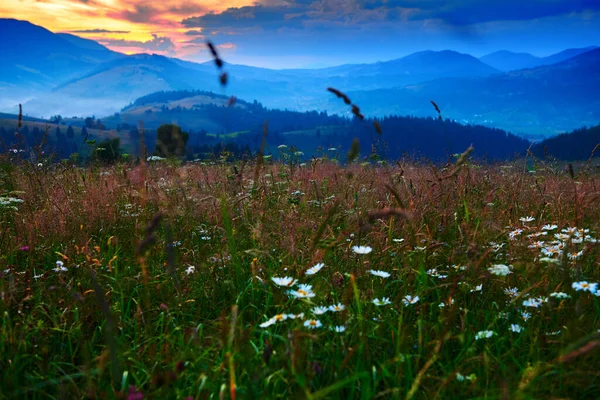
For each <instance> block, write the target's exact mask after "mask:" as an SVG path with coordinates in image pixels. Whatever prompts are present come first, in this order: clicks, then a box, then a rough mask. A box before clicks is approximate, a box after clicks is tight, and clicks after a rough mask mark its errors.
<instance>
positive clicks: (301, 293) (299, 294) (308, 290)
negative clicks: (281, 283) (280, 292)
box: [288, 284, 315, 299]
mask: <svg viewBox="0 0 600 400" xmlns="http://www.w3.org/2000/svg"><path fill="white" fill-rule="evenodd" d="M288 293H289V294H290V296H293V297H295V298H297V299H306V298H309V297H315V293H314V292H313V291H312V286H311V285H305V284H302V285H300V286H299V288H298V290H290V291H288Z"/></svg>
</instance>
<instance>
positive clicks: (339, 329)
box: [331, 325, 346, 333]
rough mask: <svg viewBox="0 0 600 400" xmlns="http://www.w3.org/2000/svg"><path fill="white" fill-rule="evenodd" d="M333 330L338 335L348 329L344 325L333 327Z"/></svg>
mask: <svg viewBox="0 0 600 400" xmlns="http://www.w3.org/2000/svg"><path fill="white" fill-rule="evenodd" d="M331 330H332V331H334V332H337V333H342V332H344V331H345V330H346V327H345V326H344V325H338V326H332V327H331Z"/></svg>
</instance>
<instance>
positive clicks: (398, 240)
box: [392, 239, 404, 243]
mask: <svg viewBox="0 0 600 400" xmlns="http://www.w3.org/2000/svg"><path fill="white" fill-rule="evenodd" d="M392 242H394V243H402V242H404V239H392Z"/></svg>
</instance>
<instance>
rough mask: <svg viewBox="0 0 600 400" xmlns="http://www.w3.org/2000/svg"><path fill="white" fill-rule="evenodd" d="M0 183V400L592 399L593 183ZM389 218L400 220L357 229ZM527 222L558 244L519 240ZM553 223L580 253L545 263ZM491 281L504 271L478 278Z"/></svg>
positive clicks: (24, 178) (303, 176) (154, 172)
mask: <svg viewBox="0 0 600 400" xmlns="http://www.w3.org/2000/svg"><path fill="white" fill-rule="evenodd" d="M0 166H1V167H2V168H0V187H1V188H2V192H0V196H5V198H6V197H13V198H19V199H21V200H23V202H22V203H21V202H19V203H17V202H13V203H10V204H8V203H7V202H8V200H6V199H5V200H4V202H5V203H7V204H5V205H3V206H0V226H2V229H1V230H0V266H1V270H0V273H1V275H0V293H1V297H0V307H1V309H0V315H1V318H2V319H1V322H0V367H1V368H2V377H1V378H0V398H44V399H45V398H86V397H91V398H96V397H98V398H114V397H121V398H127V395H128V394H130V395H131V393H133V392H141V393H143V394H144V395H145V396H146V397H150V398H165V399H170V398H173V399H175V398H188V397H189V398H194V399H204V398H231V397H233V396H235V397H237V398H240V399H246V398H260V399H263V398H312V399H329V398H346V399H369V398H398V399H399V398H402V399H408V398H414V399H429V398H440V399H447V398H461V399H462V398H487V399H496V398H498V399H499V398H511V399H533V398H551V397H553V398H595V397H597V396H598V394H599V393H600V383H599V382H600V379H599V378H600V377H599V375H600V372H599V371H600V368H599V367H600V354H599V348H598V345H599V344H600V337H599V334H598V330H599V329H600V323H599V320H598V317H599V315H600V314H599V312H600V297H598V296H596V295H594V294H592V293H590V292H588V291H577V290H575V289H574V288H572V284H573V283H574V282H578V281H584V280H586V281H588V282H597V281H599V280H600V279H599V275H600V273H599V272H598V257H599V253H598V249H597V245H596V243H595V242H593V241H591V238H596V237H597V235H598V231H599V230H600V224H599V222H598V221H600V219H599V216H600V206H599V205H598V201H597V198H596V197H597V187H598V184H599V182H598V176H597V175H594V174H588V173H585V171H584V172H581V173H580V174H579V175H578V179H577V181H575V180H573V179H571V178H570V177H568V176H567V175H562V174H557V173H555V172H553V171H550V170H542V171H538V172H536V173H530V172H527V171H526V170H525V169H524V168H523V165H522V164H519V163H514V164H512V168H501V167H500V166H478V165H471V164H469V163H467V164H465V165H464V166H463V167H462V168H461V169H457V170H456V171H455V173H451V172H452V171H453V169H452V168H453V167H450V168H449V169H447V170H446V171H444V170H439V169H436V168H433V167H429V166H423V165H416V164H408V163H399V164H398V165H395V166H393V167H392V166H381V167H373V166H358V165H352V166H348V167H341V166H338V165H337V164H334V163H330V162H328V161H326V160H321V161H319V162H316V163H312V164H311V163H309V164H308V165H306V167H302V168H298V167H297V166H293V165H285V164H280V163H274V164H267V165H264V166H262V169H260V170H257V175H255V168H256V166H255V165H250V164H247V165H245V167H242V165H237V169H238V171H239V173H240V174H239V175H236V174H235V173H234V172H233V167H232V165H220V166H216V165H197V164H190V165H185V166H173V165H172V164H169V165H167V164H164V165H161V163H159V164H156V165H150V166H144V165H142V166H137V167H133V166H128V165H117V166H113V167H110V168H99V167H90V168H88V169H77V168H65V167H62V166H49V167H43V168H38V167H34V166H32V165H29V164H22V163H14V162H9V160H7V159H4V160H2V161H1V162H0ZM254 176H257V177H258V180H257V181H254V180H253V179H254ZM386 185H388V186H389V187H387V186H386ZM390 188H391V189H392V190H390ZM399 201H400V202H401V203H402V204H403V205H404V206H405V207H406V208H407V211H408V212H409V213H410V215H411V218H410V219H409V220H405V219H400V218H399V217H391V218H388V219H386V218H383V217H382V215H383V214H385V212H383V213H380V215H378V216H377V218H369V215H370V214H369V213H370V212H372V211H373V210H380V209H384V208H395V207H399V204H398V202H399ZM13 207H14V208H13ZM158 213H160V215H162V218H161V219H160V220H158V219H157V220H155V222H157V223H151V221H152V220H153V218H155V217H156V215H157V214H158ZM527 216H532V217H534V218H535V220H534V221H531V222H525V223H524V222H521V221H520V218H522V217H527ZM545 224H556V225H558V228H557V229H555V230H552V231H549V234H547V235H544V236H539V237H537V238H528V237H527V235H529V234H534V233H536V232H542V231H541V228H542V226H543V225H545ZM569 227H577V228H582V229H583V228H585V229H590V231H589V232H584V233H583V236H585V235H589V236H590V238H588V239H587V240H584V241H583V242H582V243H577V242H578V237H577V236H576V235H575V234H574V233H572V234H571V235H570V236H569V237H562V236H559V239H558V240H560V241H561V242H562V243H564V246H565V247H564V248H563V253H562V255H557V256H555V257H553V258H554V259H556V261H555V262H546V261H543V260H541V256H540V249H539V248H529V246H530V245H531V244H532V243H534V242H536V241H545V243H544V246H546V247H549V246H550V242H551V241H553V240H557V239H555V238H554V236H553V235H554V233H560V231H561V230H562V229H565V228H569ZM516 228H520V229H523V230H524V231H523V232H522V233H520V234H518V235H515V237H514V240H513V239H511V237H510V232H513V231H514V230H515V229H516ZM491 242H494V243H495V244H494V243H491ZM141 243H142V244H143V245H142V246H140V244H141ZM357 245H364V246H370V247H371V248H372V251H371V252H370V253H369V254H364V255H360V254H356V253H355V252H354V251H353V250H352V247H353V246H357ZM24 246H28V247H27V248H25V247H24ZM579 251H582V253H581V255H577V254H576V253H578V252H579ZM568 254H571V255H572V256H571V257H569V256H568ZM571 258H573V259H571ZM57 261H60V262H62V263H64V264H63V267H64V268H66V269H67V270H66V271H62V272H58V271H55V270H54V269H55V268H57ZM317 263H324V264H325V266H324V267H323V268H322V269H321V270H320V271H318V272H317V273H315V274H314V275H306V273H305V272H306V270H307V269H309V268H310V267H313V266H314V265H316V264H317ZM495 264H506V265H510V266H511V274H509V275H507V276H498V275H494V274H492V273H491V272H490V270H489V269H488V268H491V267H492V265H495ZM189 266H194V268H193V271H192V269H190V268H189ZM461 267H464V268H461ZM432 269H436V270H437V275H436V274H435V273H433V272H432V271H431V270H432ZM369 270H381V271H385V272H388V273H389V274H390V276H389V277H388V278H380V277H378V276H374V275H372V274H370V273H369V272H368V271H369ZM188 271H189V273H188ZM439 275H445V276H446V277H440V276H439ZM286 276H287V277H290V278H294V279H297V280H298V283H302V284H309V285H312V289H311V290H312V291H313V292H314V294H315V296H314V297H309V298H305V299H297V298H293V297H292V296H290V295H289V294H288V293H287V291H288V290H290V288H285V287H279V286H277V285H276V284H275V283H274V281H273V280H272V279H271V278H273V277H286ZM479 285H482V286H481V290H478V286H479ZM513 287H514V288H517V289H518V292H519V294H518V295H517V296H516V297H513V296H510V295H507V294H506V293H505V289H508V288H513ZM293 289H298V286H294V288H293ZM553 292H565V293H566V294H568V295H569V296H570V298H566V299H560V298H554V297H551V296H550V294H551V293H553ZM407 295H410V296H419V300H418V301H417V302H415V303H414V304H405V303H404V302H403V299H405V296H407ZM384 297H385V298H388V299H389V301H390V304H388V305H382V306H376V305H375V304H374V303H373V300H374V299H375V298H377V299H380V300H381V299H382V298H384ZM540 297H542V298H545V297H548V300H547V302H543V303H542V304H541V305H540V306H539V307H537V308H534V307H527V306H525V305H524V304H523V302H524V301H526V300H531V299H532V298H540ZM338 303H341V304H342V305H343V306H344V309H343V310H342V311H340V312H332V311H328V312H326V313H325V314H322V315H315V314H314V311H313V309H314V307H316V306H332V305H334V304H338ZM442 303H443V304H444V306H443V307H441V306H440V304H442ZM523 312H527V313H529V314H530V316H529V317H528V318H527V320H524V318H523ZM302 313H303V314H304V316H303V317H300V316H299V314H302ZM278 314H285V315H286V318H285V319H283V320H281V321H279V322H276V323H274V324H272V325H270V326H267V327H264V328H262V327H260V325H261V324H263V323H265V322H266V321H268V320H269V319H270V318H271V317H273V316H276V315H278ZM291 315H294V317H295V318H292V317H291ZM282 318H283V317H282ZM311 319H315V320H319V323H320V324H321V325H322V326H320V327H319V328H315V329H310V328H309V327H306V326H305V323H306V324H308V325H310V322H309V321H310V320H311ZM511 324H518V325H520V326H521V327H522V328H523V330H522V331H521V332H520V333H516V332H511V331H510V330H509V327H510V326H511ZM336 326H343V327H345V331H344V332H335V331H334V330H332V328H333V327H336ZM486 330H491V331H493V335H492V336H491V337H490V338H486V339H480V340H477V339H476V337H477V334H478V332H482V331H486ZM461 377H462V380H461Z"/></svg>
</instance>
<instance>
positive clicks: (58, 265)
mask: <svg viewBox="0 0 600 400" xmlns="http://www.w3.org/2000/svg"><path fill="white" fill-rule="evenodd" d="M54 271H56V272H66V271H68V269H67V267H65V266H64V263H63V262H62V261H57V262H56V268H54Z"/></svg>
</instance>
